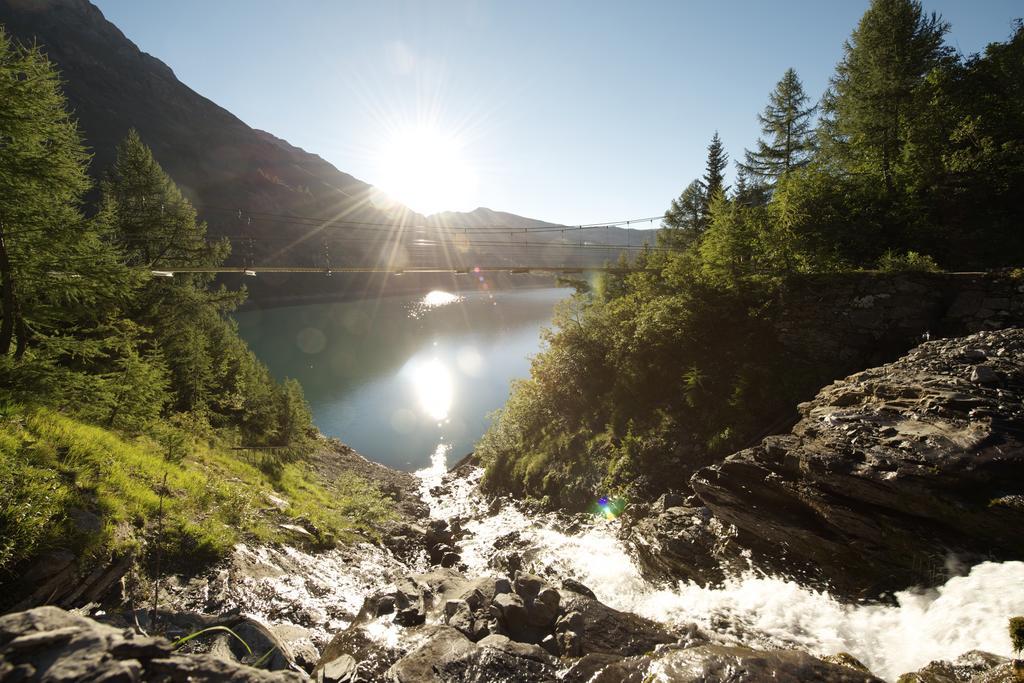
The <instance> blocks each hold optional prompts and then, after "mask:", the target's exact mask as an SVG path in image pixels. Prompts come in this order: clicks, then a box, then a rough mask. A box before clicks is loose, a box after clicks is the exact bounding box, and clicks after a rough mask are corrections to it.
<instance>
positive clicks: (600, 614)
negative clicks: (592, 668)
mask: <svg viewBox="0 0 1024 683" xmlns="http://www.w3.org/2000/svg"><path fill="white" fill-rule="evenodd" d="M561 595H562V609H563V610H565V612H566V617H565V620H564V621H563V623H564V624H566V626H568V625H570V624H572V625H576V624H579V621H580V620H581V621H582V622H583V626H582V628H581V629H580V630H578V631H577V630H573V632H574V633H576V634H577V635H578V636H580V637H581V643H580V647H581V652H582V653H583V654H589V653H591V652H597V653H601V654H610V655H619V656H633V655H639V654H643V653H646V652H650V651H651V650H653V649H654V648H655V647H656V646H658V645H661V644H665V643H674V642H676V640H677V637H676V636H674V635H673V634H671V633H669V631H668V630H666V629H665V628H664V627H663V626H661V625H659V624H657V623H655V622H653V621H651V620H649V619H644V618H643V617H638V616H637V615H635V614H629V613H628V612H620V611H618V610H616V609H612V608H611V607H608V606H607V605H604V604H602V603H600V602H598V601H597V600H594V599H592V598H588V597H586V596H585V595H579V594H578V593H571V592H564V591H563V592H562V593H561ZM572 612H576V613H577V614H578V617H576V616H572V615H571V613H572ZM556 630H557V627H556Z"/></svg>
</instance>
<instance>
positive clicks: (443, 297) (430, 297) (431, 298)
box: [409, 289, 466, 318]
mask: <svg viewBox="0 0 1024 683" xmlns="http://www.w3.org/2000/svg"><path fill="white" fill-rule="evenodd" d="M465 298H466V297H464V296H460V295H458V294H452V293H451V292H446V291H444V290H443V289H435V290H432V291H430V292H427V293H426V294H424V295H423V298H422V299H420V300H419V301H415V302H413V304H412V306H411V308H410V310H409V317H411V318H419V317H421V316H423V314H424V313H426V312H427V311H430V310H431V309H434V308H441V307H442V306H448V305H450V304H457V303H459V302H460V301H464V300H465Z"/></svg>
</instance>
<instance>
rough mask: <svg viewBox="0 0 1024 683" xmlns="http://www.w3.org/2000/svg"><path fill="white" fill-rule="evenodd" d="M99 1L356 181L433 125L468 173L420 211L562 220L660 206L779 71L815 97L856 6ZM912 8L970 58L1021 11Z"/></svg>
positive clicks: (219, 94) (389, 176) (215, 94)
mask: <svg viewBox="0 0 1024 683" xmlns="http://www.w3.org/2000/svg"><path fill="white" fill-rule="evenodd" d="M93 2H95V3H96V4H97V5H98V6H99V7H100V9H101V10H102V11H103V13H104V14H105V15H106V17H107V18H108V19H109V20H111V21H113V22H114V23H115V24H117V25H118V26H119V27H120V28H121V30H122V31H123V32H124V33H125V34H126V35H127V36H128V38H130V39H131V40H133V41H134V42H135V43H136V44H137V45H138V46H139V47H140V48H141V49H142V50H144V51H146V52H149V53H150V54H152V55H154V56H155V57H157V58H159V59H161V60H162V61H164V62H165V63H167V64H168V65H169V66H170V67H171V68H172V69H174V71H175V73H176V74H177V76H178V78H180V79H181V80H182V81H183V82H185V83H186V84H188V85H189V86H191V87H192V88H193V89H195V90H196V91H198V92H199V93H201V94H203V95H205V96H206V97H209V98H210V99H212V100H213V101H215V102H217V103H218V104H220V105H221V106H223V107H225V108H227V109H228V110H230V111H231V112H233V113H234V114H235V115H237V116H238V117H239V118H241V119H242V120H243V121H245V122H246V123H248V124H249V125H251V126H254V127H256V128H261V129H264V130H267V131H270V132H271V133H273V134H275V135H277V136H279V137H282V138H284V139H286V140H288V141H289V142H291V143H292V144H295V145H298V146H300V147H303V148H304V149H306V150H308V151H311V152H315V153H317V154H319V155H321V156H322V157H324V158H325V159H327V160H328V161H330V162H331V163H333V164H334V165H335V166H337V167H338V168H339V169H341V170H343V171H346V172H348V173H351V174H352V175H355V176H356V177H358V178H361V179H362V180H365V181H367V182H370V183H374V184H380V185H386V184H387V183H388V182H392V183H393V182H395V168H394V166H395V165H396V164H398V165H402V166H403V167H405V168H406V169H408V168H409V164H406V163H404V161H403V160H402V159H401V158H400V156H401V155H399V158H398V159H397V160H396V158H395V155H394V154H393V153H391V154H389V153H385V152H383V151H382V150H387V149H388V148H389V145H390V146H391V147H394V145H395V142H394V138H395V134H396V132H395V131H396V130H399V129H402V130H404V129H406V128H408V127H410V126H414V125H417V124H419V125H428V126H430V127H431V128H432V129H433V130H435V132H437V133H438V134H439V135H440V136H442V137H441V140H442V142H440V143H438V144H439V145H441V147H442V148H443V149H445V150H448V151H445V152H443V153H445V154H448V153H449V152H450V153H451V154H454V155H455V157H457V159H458V166H459V169H461V171H463V172H465V173H461V174H460V173H455V172H453V173H455V174H454V175H453V176H452V177H453V178H457V180H454V181H452V183H448V185H454V184H455V183H458V190H457V191H454V190H453V191H451V192H447V190H446V189H440V190H439V191H438V192H437V193H436V195H432V198H433V199H435V200H438V199H440V200H443V205H444V206H445V207H446V208H449V209H451V210H470V209H473V208H475V207H477V206H488V207H490V208H493V209H498V210H504V211H511V212H513V213H517V214H521V215H524V216H530V217H532V218H540V219H543V220H550V221H555V222H561V223H567V224H574V223H595V222H601V221H606V220H618V219H626V218H632V217H640V216H652V215H656V214H660V213H661V212H663V211H664V210H665V208H666V207H667V206H668V203H669V201H670V200H671V199H672V198H673V197H674V196H676V195H678V193H679V192H680V190H681V189H682V188H683V187H684V186H685V185H686V184H687V183H688V182H689V181H690V180H692V179H693V178H695V177H697V176H698V175H700V173H701V172H702V170H703V163H704V155H705V147H706V145H707V143H708V141H709V139H710V138H711V135H712V134H713V133H714V132H715V130H718V131H719V134H720V135H721V137H722V140H723V142H724V143H725V146H726V149H727V150H728V152H729V154H730V157H731V158H732V159H738V158H741V157H742V154H743V149H744V148H745V147H751V146H752V145H753V142H754V140H755V139H756V137H757V135H758V133H759V130H758V126H757V122H756V119H755V116H756V114H757V112H758V111H760V110H761V109H762V108H763V107H764V104H765V101H766V99H767V95H768V93H769V92H770V91H771V89H772V88H773V87H774V85H775V83H776V82H777V81H778V79H779V78H780V77H781V76H782V73H783V72H784V71H785V69H786V68H787V67H790V66H792V67H793V68H795V69H796V70H797V72H798V73H799V75H800V77H801V78H802V79H803V82H804V86H805V88H806V90H807V92H808V94H810V95H811V96H812V97H813V98H817V97H818V96H819V95H820V94H821V93H822V92H823V91H824V89H825V87H826V84H827V82H828V78H829V76H830V75H831V73H832V71H833V68H834V66H835V63H836V61H837V60H838V59H839V57H840V55H841V53H842V44H843V41H844V40H845V39H846V38H847V37H848V36H849V34H850V32H851V31H852V30H853V28H854V27H855V25H856V23H857V20H858V19H859V17H860V16H861V14H862V13H863V11H864V10H865V9H866V7H867V2H866V0H865V1H859V0H858V1H854V0H813V1H812V0H788V1H780V2H764V1H763V0H749V1H748V0H719V1H717V2H695V1H686V0H675V1H667V2H643V1H636V2H627V1H625V0H620V1H618V2H605V1H603V0H594V1H590V2H582V1H580V2H569V1H567V0H547V1H544V2H534V1H532V0H517V1H511V0H508V1H506V2H497V1H493V2H491V1H470V0H452V1H444V2H442V1H440V0H436V1H431V2H426V1H421V2H405V1H392V0H374V1H366V2H340V1H334V0H295V1H294V2H280V1H279V0H218V1H216V2H211V1H210V0H175V2H155V1H152V0H145V1H140V0H93ZM925 9H926V10H928V11H936V12H939V13H940V14H942V15H943V17H944V18H945V19H946V20H947V21H949V22H950V23H951V24H952V31H951V33H950V34H949V36H948V41H949V43H950V44H951V45H953V46H954V47H957V48H958V49H959V50H960V51H962V52H964V53H972V52H977V51H979V50H981V49H983V48H984V46H985V45H986V44H987V43H989V42H991V41H995V40H1005V39H1006V38H1007V37H1008V36H1009V35H1010V32H1011V28H1012V27H1011V22H1012V20H1013V18H1014V17H1017V16H1021V15H1024V6H1022V5H1021V3H1020V0H973V1H970V0H960V1H953V0H932V1H930V2H929V1H927V0H926V1H925ZM424 122H426V123H425V124H424ZM435 147H436V145H435ZM430 149H434V147H431V148H430ZM389 164H390V166H389ZM466 173H468V174H469V176H471V177H469V176H467V175H466ZM435 175H436V174H435ZM440 175H445V174H444V173H442V174H440ZM405 180H406V182H408V178H406V179H405ZM427 180H431V181H432V182H435V183H437V182H441V183H442V185H443V187H444V188H447V186H448V185H444V183H445V182H446V178H441V179H439V178H437V177H435V178H432V179H424V182H427ZM399 198H400V199H401V198H402V197H399ZM410 203H411V202H410ZM419 203H421V204H423V206H415V205H414V206H413V208H416V209H421V210H423V209H426V210H430V209H436V208H439V207H438V206H433V205H431V204H436V201H435V202H430V201H426V200H423V199H422V198H420V201H419Z"/></svg>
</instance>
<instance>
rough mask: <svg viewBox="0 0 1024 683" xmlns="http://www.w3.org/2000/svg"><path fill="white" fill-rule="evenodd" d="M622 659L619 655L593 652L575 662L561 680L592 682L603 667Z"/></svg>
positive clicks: (564, 682) (577, 682) (564, 681)
mask: <svg viewBox="0 0 1024 683" xmlns="http://www.w3.org/2000/svg"><path fill="white" fill-rule="evenodd" d="M620 661H622V657H619V656H617V655H607V654H598V653H596V652H592V653H590V654H588V655H583V656H582V657H581V658H580V659H578V660H576V661H575V662H573V665H572V666H571V667H569V669H568V670H567V671H566V672H565V673H564V674H563V675H562V679H561V680H562V681H563V683H590V681H592V680H594V677H595V676H597V674H599V673H600V672H601V671H602V670H603V669H605V668H606V667H608V666H610V665H611V664H615V663H617V662H620Z"/></svg>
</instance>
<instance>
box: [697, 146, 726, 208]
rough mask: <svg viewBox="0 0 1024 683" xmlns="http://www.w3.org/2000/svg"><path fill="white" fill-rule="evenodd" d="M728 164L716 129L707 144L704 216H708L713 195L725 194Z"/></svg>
mask: <svg viewBox="0 0 1024 683" xmlns="http://www.w3.org/2000/svg"><path fill="white" fill-rule="evenodd" d="M728 165H729V155H728V154H727V153H726V151H725V148H724V147H723V146H722V139H721V138H719V137H718V131H717V130H716V131H715V136H714V137H713V138H711V144H709V145H708V160H707V163H706V164H705V166H704V178H703V181H704V197H705V199H704V216H705V217H707V216H708V207H709V206H710V204H711V202H713V201H714V199H715V197H716V196H717V195H719V194H723V195H724V194H725V192H726V191H727V190H728V189H729V188H727V187H726V186H725V169H726V167H727V166H728Z"/></svg>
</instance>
